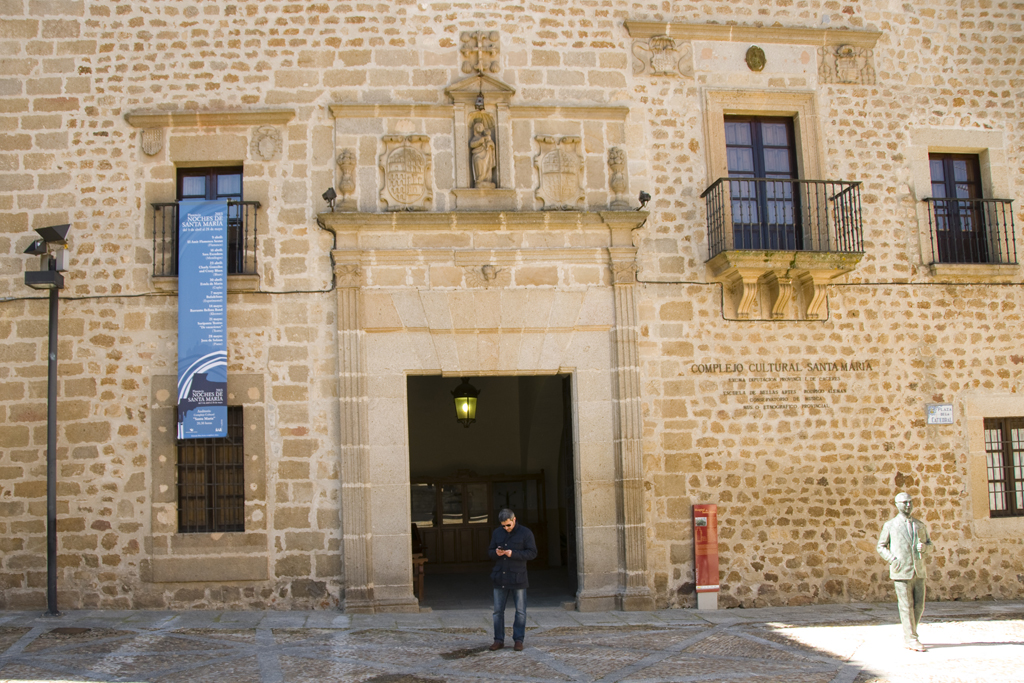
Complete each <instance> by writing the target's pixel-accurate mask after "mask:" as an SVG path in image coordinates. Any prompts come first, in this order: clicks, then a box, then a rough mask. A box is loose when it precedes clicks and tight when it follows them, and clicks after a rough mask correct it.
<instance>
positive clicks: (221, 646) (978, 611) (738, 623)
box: [0, 601, 1024, 683]
mask: <svg viewBox="0 0 1024 683" xmlns="http://www.w3.org/2000/svg"><path fill="white" fill-rule="evenodd" d="M510 619H511V613H510V615H509V620H510ZM489 625H490V614H488V613H486V610H483V611H481V610H472V611H470V610H458V611H434V612H423V613H420V614H383V615H365V616H363V615H355V616H346V615H343V614H340V613H338V612H332V611H324V612H199V611H197V612H114V611H76V612H69V613H67V614H64V615H62V616H61V617H57V618H46V617H42V616H40V615H39V614H38V613H36V612H32V613H29V612H0V682H6V681H110V682H112V681H131V682H135V681H140V682H141V681H154V682H156V681H159V682H160V683H171V682H172V681H182V682H185V681H187V682H189V683H202V682H206V681H210V682H216V683H235V682H243V681H244V682H245V683H255V682H267V683H271V682H278V681H288V682H291V681H318V682H324V681H359V682H366V683H427V682H437V683H440V682H441V681H451V682H456V681H458V682H460V683H461V682H469V681H531V682H532V681H602V682H605V681H608V682H611V681H629V682H632V683H642V682H652V683H653V682H659V683H668V682H672V681H757V682H760V683H887V682H889V681H892V682H894V683H895V682H896V681H899V682H900V683H911V682H913V683H917V682H926V683H953V682H961V681H982V680H984V681H1020V680H1022V679H1024V673H1022V672H1024V601H1022V602H981V603H931V604H929V605H928V609H927V610H926V612H925V619H924V622H923V623H922V625H921V628H920V629H919V630H920V635H921V641H922V642H923V643H924V644H925V645H926V646H928V648H929V649H928V652H926V653H917V652H911V651H909V650H905V649H903V647H902V639H901V631H900V626H899V624H898V618H897V616H896V610H895V606H894V605H881V604H852V605H819V606H810V607H788V608H766V609H735V610H719V611H715V612H697V611H695V610H663V611H658V612H647V613H637V612H600V613H579V612H569V611H565V610H560V609H555V608H540V609H531V610H530V613H529V625H528V631H527V636H526V649H525V650H524V651H523V652H514V651H513V650H512V648H511V647H507V648H506V649H504V650H500V651H498V652H490V651H489V650H488V649H487V648H488V646H489V645H490V643H491V638H490V633H489ZM508 644H509V645H511V639H509V640H508Z"/></svg>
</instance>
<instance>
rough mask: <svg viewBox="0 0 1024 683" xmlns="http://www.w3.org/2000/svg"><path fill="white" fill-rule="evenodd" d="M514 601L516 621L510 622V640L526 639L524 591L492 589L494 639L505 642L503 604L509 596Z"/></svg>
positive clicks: (522, 589)
mask: <svg viewBox="0 0 1024 683" xmlns="http://www.w3.org/2000/svg"><path fill="white" fill-rule="evenodd" d="M510 593H511V594H512V596H513V600H515V601H516V620H515V621H514V622H512V640H519V641H521V640H523V639H524V638H525V637H526V589H525V588H495V589H494V639H495V640H497V641H498V642H501V643H504V642H505V603H507V602H508V596H509V594H510Z"/></svg>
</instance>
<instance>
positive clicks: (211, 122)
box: [124, 109, 295, 128]
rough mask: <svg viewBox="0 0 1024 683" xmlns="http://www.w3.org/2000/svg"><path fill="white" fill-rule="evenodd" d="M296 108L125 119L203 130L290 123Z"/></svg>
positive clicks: (140, 115) (128, 116)
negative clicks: (206, 128)
mask: <svg viewBox="0 0 1024 683" xmlns="http://www.w3.org/2000/svg"><path fill="white" fill-rule="evenodd" d="M293 118H295V110H294V109H263V110H254V111H149V112H146V111H140V112H129V113H127V114H125V115H124V120H125V121H127V122H128V125H130V126H132V127H134V128H203V127H207V126H255V125H264V124H266V125H273V124H283V123H288V122H289V121H291V120H292V119H293Z"/></svg>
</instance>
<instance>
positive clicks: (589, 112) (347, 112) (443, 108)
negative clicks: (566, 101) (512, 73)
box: [327, 93, 629, 121]
mask: <svg viewBox="0 0 1024 683" xmlns="http://www.w3.org/2000/svg"><path fill="white" fill-rule="evenodd" d="M487 94H491V95H493V93H485V95H487ZM327 109H328V111H329V112H330V113H331V116H332V117H333V118H335V119H377V118H420V119H444V118H451V117H452V116H453V115H454V111H455V108H454V105H451V104H331V105H328V106H327ZM627 116H629V107H614V106H606V107H534V106H528V107H515V106H511V107H509V117H510V118H513V119H569V120H576V121H625V120H626V117H627Z"/></svg>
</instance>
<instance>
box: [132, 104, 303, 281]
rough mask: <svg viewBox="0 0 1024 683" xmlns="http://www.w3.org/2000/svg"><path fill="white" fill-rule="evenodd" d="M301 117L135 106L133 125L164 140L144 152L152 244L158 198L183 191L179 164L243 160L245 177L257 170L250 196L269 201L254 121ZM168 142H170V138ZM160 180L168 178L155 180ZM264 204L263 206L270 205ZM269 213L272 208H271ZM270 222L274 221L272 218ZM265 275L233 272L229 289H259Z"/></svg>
mask: <svg viewBox="0 0 1024 683" xmlns="http://www.w3.org/2000/svg"><path fill="white" fill-rule="evenodd" d="M293 118H295V110H294V109H266V110H252V111H244V110H243V111H203V112H197V111H170V112H166V111H134V112H127V113H126V114H125V115H124V119H125V121H126V122H127V123H128V125H129V126H131V127H132V128H135V129H138V130H139V131H140V134H139V136H138V137H139V138H141V131H144V130H149V131H156V132H157V134H158V138H159V145H157V147H156V149H155V150H150V151H148V152H146V153H145V155H143V154H142V150H139V154H140V159H141V161H142V165H143V167H144V168H146V169H147V175H148V177H149V178H150V179H151V181H150V182H147V183H146V184H145V193H144V199H143V202H144V204H143V221H142V225H141V226H140V236H141V237H142V239H143V241H144V242H146V243H148V244H150V245H152V240H153V214H154V210H153V203H160V202H173V201H175V199H176V195H177V183H176V182H173V181H172V182H170V183H169V184H168V183H167V182H166V180H167V179H168V178H171V179H172V180H173V179H174V178H175V177H176V176H177V169H179V168H187V167H202V166H240V167H242V169H243V171H242V172H243V182H244V177H245V175H246V174H249V173H252V174H253V175H252V176H251V181H250V182H248V183H246V186H247V187H248V190H247V193H248V194H247V195H246V199H247V200H254V201H258V202H259V203H260V204H261V206H263V207H269V202H268V199H269V196H268V195H269V185H268V183H267V181H266V179H265V178H263V175H264V172H263V170H262V167H263V165H264V164H265V163H267V162H265V161H261V160H260V159H257V158H252V156H251V149H250V138H251V136H252V135H253V132H252V130H251V129H250V127H253V126H257V127H259V126H279V127H284V126H286V125H287V124H288V123H289V122H290V121H291V120H292V119H293ZM165 143H166V144H165ZM152 180H160V181H164V182H152ZM267 210H268V209H267V208H264V209H263V211H267ZM265 215H268V216H269V214H265ZM268 225H269V223H268ZM150 284H151V286H152V287H153V289H154V290H156V291H160V292H176V291H178V279H177V278H176V277H153V276H152V273H151V274H150ZM259 287H260V276H259V275H258V274H257V275H238V274H229V276H228V292H229V293H230V292H256V291H259Z"/></svg>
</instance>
